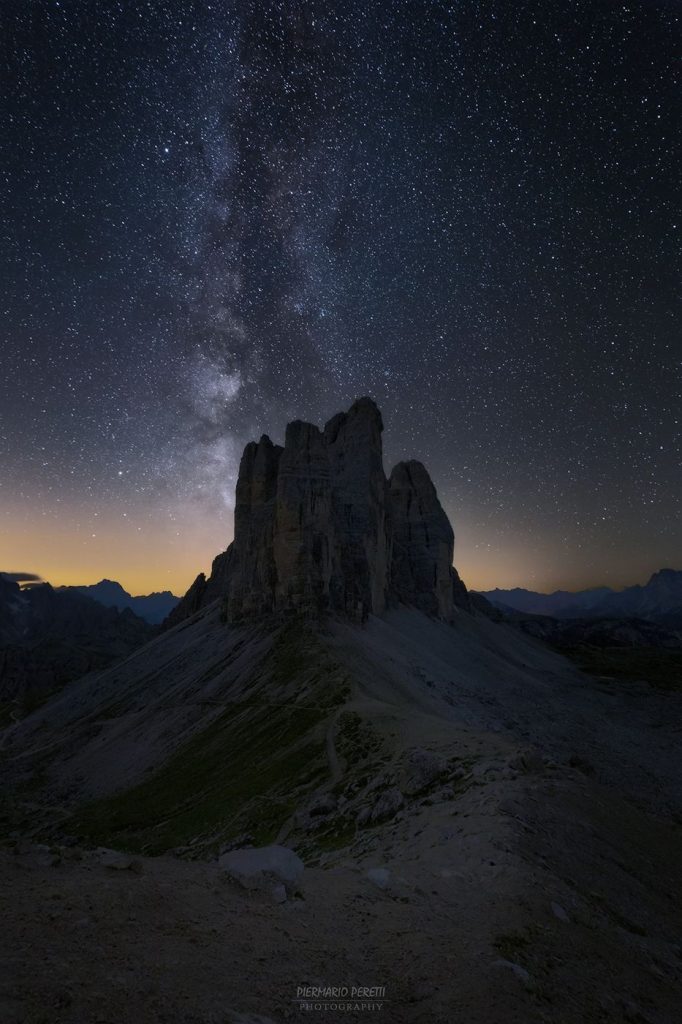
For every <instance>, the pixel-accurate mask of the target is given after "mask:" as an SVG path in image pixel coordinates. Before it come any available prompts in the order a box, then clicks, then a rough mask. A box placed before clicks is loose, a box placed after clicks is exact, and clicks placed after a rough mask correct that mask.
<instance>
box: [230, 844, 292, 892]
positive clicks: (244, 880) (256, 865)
mask: <svg viewBox="0 0 682 1024" xmlns="http://www.w3.org/2000/svg"><path fill="white" fill-rule="evenodd" d="M218 864H219V865H220V867H221V868H222V869H223V871H225V872H226V873H227V874H228V875H229V876H230V878H233V879H234V880H235V881H237V882H239V883H240V884H241V885H243V886H244V887H245V888H247V889H254V888H261V886H262V885H263V882H264V881H265V880H266V879H267V878H268V877H271V878H276V879H277V881H279V882H282V883H283V884H284V885H285V886H286V887H287V888H292V887H294V886H295V885H296V884H297V883H298V881H299V880H300V878H301V875H302V874H303V867H304V865H303V861H302V860H301V858H300V857H298V856H297V855H296V854H295V853H294V851H293V850H290V849H288V847H286V846H258V847H254V848H253V849H247V850H231V851H230V852H229V853H224V854H223V855H222V857H220V858H219V859H218Z"/></svg>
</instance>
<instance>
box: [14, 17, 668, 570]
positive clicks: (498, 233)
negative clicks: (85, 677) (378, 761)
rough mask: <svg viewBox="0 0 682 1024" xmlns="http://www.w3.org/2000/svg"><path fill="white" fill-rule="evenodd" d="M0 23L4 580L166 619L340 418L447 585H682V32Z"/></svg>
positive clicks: (600, 26)
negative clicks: (375, 449) (405, 478)
mask: <svg viewBox="0 0 682 1024" xmlns="http://www.w3.org/2000/svg"><path fill="white" fill-rule="evenodd" d="M4 8H5V14H4V20H5V24H4V26H3V36H4V42H3V45H4V51H5V61H4V68H3V95H4V96H5V97H6V100H5V102H4V104H3V111H2V119H3V123H2V138H3V140H4V142H5V146H6V153H7V159H6V160H5V161H4V170H3V171H2V179H1V181H2V199H3V205H4V207H5V209H6V212H7V216H6V217H5V218H4V219H3V223H4V228H3V231H4V232H6V234H5V237H4V238H3V246H2V257H0V258H1V259H2V261H3V263H4V272H3V277H4V279H5V280H6V282H7V286H6V288H5V297H4V302H3V313H4V316H3V321H4V328H3V339H2V356H3V359H2V365H3V374H2V384H1V385H0V387H1V388H2V394H1V395H0V467H1V478H0V509H1V511H0V515H1V516H2V519H1V520H0V523H1V524H2V540H1V542H0V545H1V546H0V563H2V564H1V565H0V568H3V567H4V568H8V569H9V568H12V569H17V568H21V569H22V570H23V569H25V570H27V571H29V570H30V571H38V572H45V573H46V574H47V575H50V576H51V578H56V577H59V579H56V582H61V581H62V580H64V581H65V580H67V578H69V579H70V578H71V577H72V576H74V575H75V576H77V577H78V578H79V581H80V582H89V581H91V579H94V578H96V577H99V576H101V575H105V574H106V575H118V576H119V577H120V576H121V575H123V576H124V577H126V578H127V579H128V580H129V581H131V585H133V586H134V585H135V584H137V585H138V589H139V587H143V586H145V585H146V584H147V583H148V585H149V587H151V586H160V585H164V584H165V583H166V582H168V583H169V584H172V585H173V586H175V588H176V589H179V588H180V589H181V588H182V587H183V586H185V585H186V584H188V583H189V582H190V580H191V577H192V576H193V575H194V573H195V572H197V571H198V570H199V569H202V568H205V567H206V565H207V564H208V562H209V561H210V557H211V556H212V555H213V554H215V553H216V552H217V551H218V550H220V549H221V548H223V547H224V546H225V544H226V542H227V541H228V540H229V536H230V532H231V502H232V500H233V488H234V482H235V474H236V469H237V466H238V460H239V455H240V453H241V448H242V446H243V444H244V443H245V441H246V440H248V439H249V438H251V437H254V436H255V437H258V436H260V434H261V433H262V432H264V431H267V432H268V433H271V434H272V435H273V436H274V437H275V438H276V439H277V440H281V437H282V433H283V428H284V424H285V423H286V421H287V420H288V419H291V418H295V417H298V418H310V419H312V420H314V421H317V422H321V421H324V419H325V418H328V417H329V416H331V415H332V414H333V413H334V412H335V411H337V410H338V409H340V408H343V407H344V406H347V405H348V404H349V403H350V402H351V401H352V400H353V399H354V398H356V397H358V396H359V395H362V394H369V395H372V396H373V397H374V398H375V399H376V400H377V402H378V403H379V405H380V406H381V408H382V411H383V414H384V422H385V426H386V434H385V441H386V455H387V460H386V461H387V463H391V462H393V461H395V460H397V459H399V458H403V457H406V456H409V457H419V458H421V459H422V460H423V461H424V462H425V463H426V464H427V466H428V467H429V469H430V471H431V473H432V475H433V477H434V479H435V481H436V484H437V486H438V489H439V493H440V494H441V497H442V500H443V503H444V505H445V507H446V509H447V511H448V513H449V514H450V516H451V518H452V519H453V522H454V525H455V530H456V534H457V548H456V562H457V565H458V566H459V567H460V569H461V571H462V574H463V576H464V578H465V580H467V582H469V583H471V584H473V585H480V586H494V585H495V584H498V585H500V586H509V585H514V584H521V585H523V584H526V585H534V586H535V587H536V588H538V587H551V586H555V585H557V586H558V585H567V586H570V585H575V586H583V585H589V584H590V583H598V582H611V583H615V584H618V583H628V582H634V581H635V580H637V579H639V578H641V577H642V576H645V575H646V574H648V573H649V572H651V571H653V570H654V569H656V568H659V567H660V566H661V565H664V564H678V563H679V561H680V552H681V551H682V529H681V527H680V516H679V513H680V493H682V486H681V485H682V477H681V474H680V444H679V398H680V390H681V388H680V376H681V374H680V369H681V364H682V343H681V341H680V316H679V313H680V306H679V293H678V283H679V278H680V261H679V226H680V220H679V217H680V211H679V205H678V202H677V199H676V196H677V194H678V185H679V181H678V179H679V167H680V166H681V165H682V160H681V159H680V157H681V155H682V154H681V153H680V149H681V148H682V147H680V104H679V82H678V81H676V79H675V74H674V70H675V64H674V58H675V55H676V52H677V51H679V44H680V40H681V35H682V34H681V33H680V22H679V13H678V11H679V8H678V6H677V4H674V3H672V2H671V3H665V2H658V3H657V2H653V0H651V2H650V0H647V2H640V3H635V2H629V3H622V4H619V3H613V2H611V0H608V2H602V0H585V2H562V3H554V2H544V3H521V4H511V3H509V2H508V0H490V2H486V3H477V2H471V3H438V2H433V3H423V4H420V3H414V4H413V3H408V4H406V3H397V2H394V3H381V2H379V3H376V4H372V3H355V2H353V0H351V2H344V3H342V4H335V3H333V2H325V3H318V2H308V3H302V4H299V3H280V2H265V3H240V4H234V5H231V4H225V3H218V2H214V3H210V4H209V3H196V4H192V3H154V2H150V3H130V4H128V3H125V4H123V3H109V2H101V3H97V4H83V3H81V2H76V0H73V2H70V0H61V2H59V3H57V2H51V3H46V2H42V0H35V2H32V3H30V4H26V3H19V2H15V3H12V2H10V3H9V4H7V5H4ZM56 547H58V548H59V554H58V556H57V555H55V549H56ZM17 559H20V560H21V563H22V564H21V565H20V566H19V565H18V563H17ZM10 562H11V563H12V565H10V564H9V563H10ZM5 563H7V564H6V565H5ZM133 565H134V566H135V567H136V568H135V570H133ZM126 574H127V576H126ZM86 576H87V577H88V578H87V579H86V578H85V577H86Z"/></svg>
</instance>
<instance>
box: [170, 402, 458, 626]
mask: <svg viewBox="0 0 682 1024" xmlns="http://www.w3.org/2000/svg"><path fill="white" fill-rule="evenodd" d="M382 430H383V424H382V420H381V413H380V412H379V409H378V408H377V406H376V405H375V403H374V402H373V401H372V400H371V399H369V398H360V399H358V401H356V402H354V403H353V405H352V406H351V408H350V409H349V410H348V412H345V413H338V414H337V415H336V416H334V417H332V419H331V420H329V422H328V423H327V424H326V425H325V426H324V428H323V429H322V430H320V429H319V428H318V427H316V426H314V425H313V424H311V423H304V422H302V421H301V420H295V421H294V422H293V423H290V424H289V425H288V426H287V429H286V436H285V442H284V447H281V446H280V445H276V444H273V442H272V441H271V440H270V438H269V437H268V436H267V435H265V434H264V435H263V436H262V437H261V439H260V441H258V442H255V441H252V442H250V443H249V444H247V446H246V448H245V449H244V454H243V456H242V460H241V464H240V467H239V479H238V482H237V493H236V506H235V517H234V541H233V542H232V544H230V546H229V547H228V549H227V551H225V552H224V553H223V554H222V555H219V556H218V557H217V558H216V559H215V561H214V563H213V570H212V573H211V576H210V577H209V578H208V579H206V578H205V577H204V575H203V574H201V575H200V576H198V577H197V579H196V580H195V581H194V583H193V584H192V587H191V588H190V590H189V591H188V592H187V594H186V595H185V598H184V599H183V601H182V602H181V604H180V605H179V606H178V607H177V609H176V610H175V611H174V612H173V613H172V615H171V616H170V618H169V620H168V624H169V625H175V624H176V623H177V622H179V621H181V620H182V619H183V618H186V617H187V616H188V615H191V614H193V613H194V612H196V611H197V610H198V609H199V608H201V607H203V606H205V605H206V604H208V603H210V602H211V601H213V600H215V599H216V598H218V597H220V598H222V600H223V603H224V612H225V617H226V619H227V620H228V621H229V622H240V621H245V620H253V619H257V618H261V617H263V616H269V615H272V614H284V615H286V614H291V613H305V614H313V615H314V614H320V613H323V612H326V611H333V612H336V613H339V614H342V615H344V616H346V617H347V618H350V619H351V620H354V621H364V620H365V619H366V618H367V617H368V615H370V614H374V615H381V614H382V613H383V612H385V611H386V609H387V608H389V607H395V606H397V605H398V604H404V605H409V606H412V607H415V608H418V609H420V610H421V611H423V612H426V613H427V614H429V615H432V616H434V617H436V618H439V619H443V620H445V621H447V622H451V621H452V620H453V618H454V616H455V615H456V609H457V606H460V607H465V608H466V607H468V595H467V591H466V588H465V587H464V584H463V583H462V582H461V580H460V579H459V576H458V575H457V572H456V570H455V569H454V568H453V566H452V556H453V549H454V533H453V530H452V527H451V525H450V522H449V520H448V517H447V516H446V514H445V512H444V511H443V508H442V506H441V504H440V502H439V500H438V495H437V494H436V489H435V487H434V485H433V483H432V481H431V478H430V476H429V474H428V472H427V470H426V469H425V468H424V466H423V465H422V464H421V463H420V462H415V461H409V462H399V463H398V465H397V466H395V467H394V469H393V470H392V472H391V474H390V476H389V477H388V478H387V477H386V475H385V473H384V467H383V457H382V443H381V434H382Z"/></svg>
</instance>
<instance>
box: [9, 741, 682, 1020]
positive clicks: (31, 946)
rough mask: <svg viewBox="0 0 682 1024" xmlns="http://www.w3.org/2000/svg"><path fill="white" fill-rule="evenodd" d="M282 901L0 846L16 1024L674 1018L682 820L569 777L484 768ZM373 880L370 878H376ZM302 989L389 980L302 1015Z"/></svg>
mask: <svg viewBox="0 0 682 1024" xmlns="http://www.w3.org/2000/svg"><path fill="white" fill-rule="evenodd" d="M362 845H363V847H364V851H363V848H362V847H360V848H356V850H355V851H354V853H353V855H352V856H351V855H349V854H348V853H347V854H343V855H341V856H340V857H338V858H333V863H330V864H329V865H328V866H327V867H319V866H318V867H307V868H306V869H305V871H304V872H303V876H302V878H301V880H300V883H298V885H297V887H296V892H295V893H292V894H290V895H289V897H288V898H287V899H286V900H284V901H282V902H278V900H280V899H282V897H281V896H277V894H275V895H273V893H272V891H271V890H270V889H269V888H266V889H264V890H255V891H250V890H245V889H244V888H242V887H241V886H240V885H239V884H237V883H235V882H234V881H231V880H230V879H229V878H228V877H227V875H226V874H225V873H224V871H222V870H221V868H220V866H219V865H218V864H217V863H216V862H213V863H201V862H186V861H183V860H180V859H178V858H173V857H159V858H144V857H131V856H127V857H118V858H117V857H115V856H112V855H107V854H98V853H95V852H89V851H84V850H81V849H79V848H78V847H74V846H67V847H62V848H61V849H59V848H57V847H53V848H52V849H49V848H46V847H40V846H35V845H32V844H30V843H26V842H25V841H24V842H21V841H19V842H17V844H16V846H15V850H14V851H12V850H10V849H9V848H8V849H7V850H6V852H5V853H3V855H2V860H1V863H2V870H1V872H0V877H1V878H2V886H3V889H4V892H3V895H2V905H3V908H4V909H3V928H2V934H1V937H0V947H1V948H2V960H1V962H2V974H3V978H2V985H1V987H0V1019H1V1020H2V1021H3V1024H39V1022H40V1024H56V1022H60V1024H119V1022H121V1021H135V1022H139V1024H152V1022H154V1024H156V1022H169V1024H180V1022H182V1024H185V1022H187V1024H223V1022H225V1024H227V1022H232V1021H235V1022H237V1021H245V1020H246V1021H258V1020H262V1021H274V1022H279V1021H298V1020H306V1019H310V1018H311V1017H312V1019H316V1020H321V1021H322V1020H323V1021H331V1020H349V1021H353V1020H355V1021H359V1020H366V1019H368V1018H369V1019H374V1018H376V1019H379V1020H386V1021H391V1022H394V1021H395V1022H402V1021H405V1022H424V1024H426V1022H430V1024H437V1022H442V1024H446V1022H447V1024H450V1022H452V1021H460V1020H461V1021H467V1022H472V1024H479V1022H480V1024H515V1022H519V1024H522V1022H523V1024H526V1022H530V1021H537V1022H561V1024H563V1022H565V1024H583V1022H590V1021H595V1022H600V1021H604V1022H609V1021H614V1022H616V1021H627V1020H632V1021H639V1022H650V1024H673V1022H676V1021H678V1020H679V1006H680V999H681V997H682V931H681V930H680V920H682V913H681V911H682V906H681V901H680V893H681V892H682V856H681V855H682V841H681V837H680V830H679V828H675V827H673V826H671V825H670V824H666V823H664V822H662V821H660V820H657V819H655V818H653V817H651V816H650V815H648V814H647V813H646V812H645V811H643V810H639V809H636V808H634V807H633V806H632V805H631V804H630V803H629V802H626V801H624V800H623V799H619V798H618V797H616V796H615V795H614V793H613V791H611V790H607V789H605V788H603V787H601V786H599V785H598V784H597V783H595V782H594V781H593V780H592V779H591V778H589V776H586V775H584V774H583V772H582V771H580V770H579V769H576V768H570V767H559V766H551V765H548V764H545V763H544V762H542V761H541V760H533V758H532V757H530V756H529V755H526V756H525V757H521V758H520V759H519V760H518V761H515V762H514V764H512V765H510V764H509V762H508V761H505V760H504V759H503V758H500V757H499V756H497V755H495V756H493V757H492V758H489V759H486V757H483V758H482V759H481V760H480V761H479V762H478V763H477V765H476V767H475V770H474V780H473V784H472V785H471V786H470V787H469V788H468V789H467V790H466V792H464V793H463V794H462V795H460V796H458V797H456V798H455V799H452V798H451V796H450V794H449V793H448V792H445V793H442V792H438V791H437V792H436V793H435V794H433V795H431V796H429V797H425V798H423V799H419V798H415V799H414V800H413V801H411V802H409V804H408V805H407V806H406V807H405V808H404V809H403V810H402V811H401V812H399V813H398V814H397V815H396V816H395V817H394V818H393V820H392V821H391V822H389V823H388V824H384V825H382V826H377V827H376V828H374V829H370V830H368V831H367V832H366V833H365V836H364V841H363V844H362ZM377 869H378V870H377ZM303 985H319V986H329V985H331V986H334V985H337V986H343V985H345V986H349V987H350V986H353V985H356V986H386V994H385V997H384V998H383V999H382V1000H381V1002H383V1004H384V1005H383V1006H382V1008H381V1009H375V1010H356V1009H349V1010H344V1011H343V1012H341V1011H337V1010H333V1009H327V1010H315V1011H309V1010H305V1009H303V1008H301V1007H300V1006H299V1005H298V1004H297V1003H296V1001H295V1000H296V995H297V989H298V987H299V986H303Z"/></svg>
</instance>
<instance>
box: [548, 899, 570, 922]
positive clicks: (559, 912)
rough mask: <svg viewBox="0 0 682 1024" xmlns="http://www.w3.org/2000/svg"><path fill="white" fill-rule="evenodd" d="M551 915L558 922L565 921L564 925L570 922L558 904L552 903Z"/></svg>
mask: <svg viewBox="0 0 682 1024" xmlns="http://www.w3.org/2000/svg"><path fill="white" fill-rule="evenodd" d="M552 913H553V914H554V916H555V917H558V918H559V920H560V921H565V922H566V924H568V923H569V922H570V920H571V919H570V917H569V916H568V914H567V913H566V911H565V910H564V908H563V907H562V906H561V904H560V903H552Z"/></svg>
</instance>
